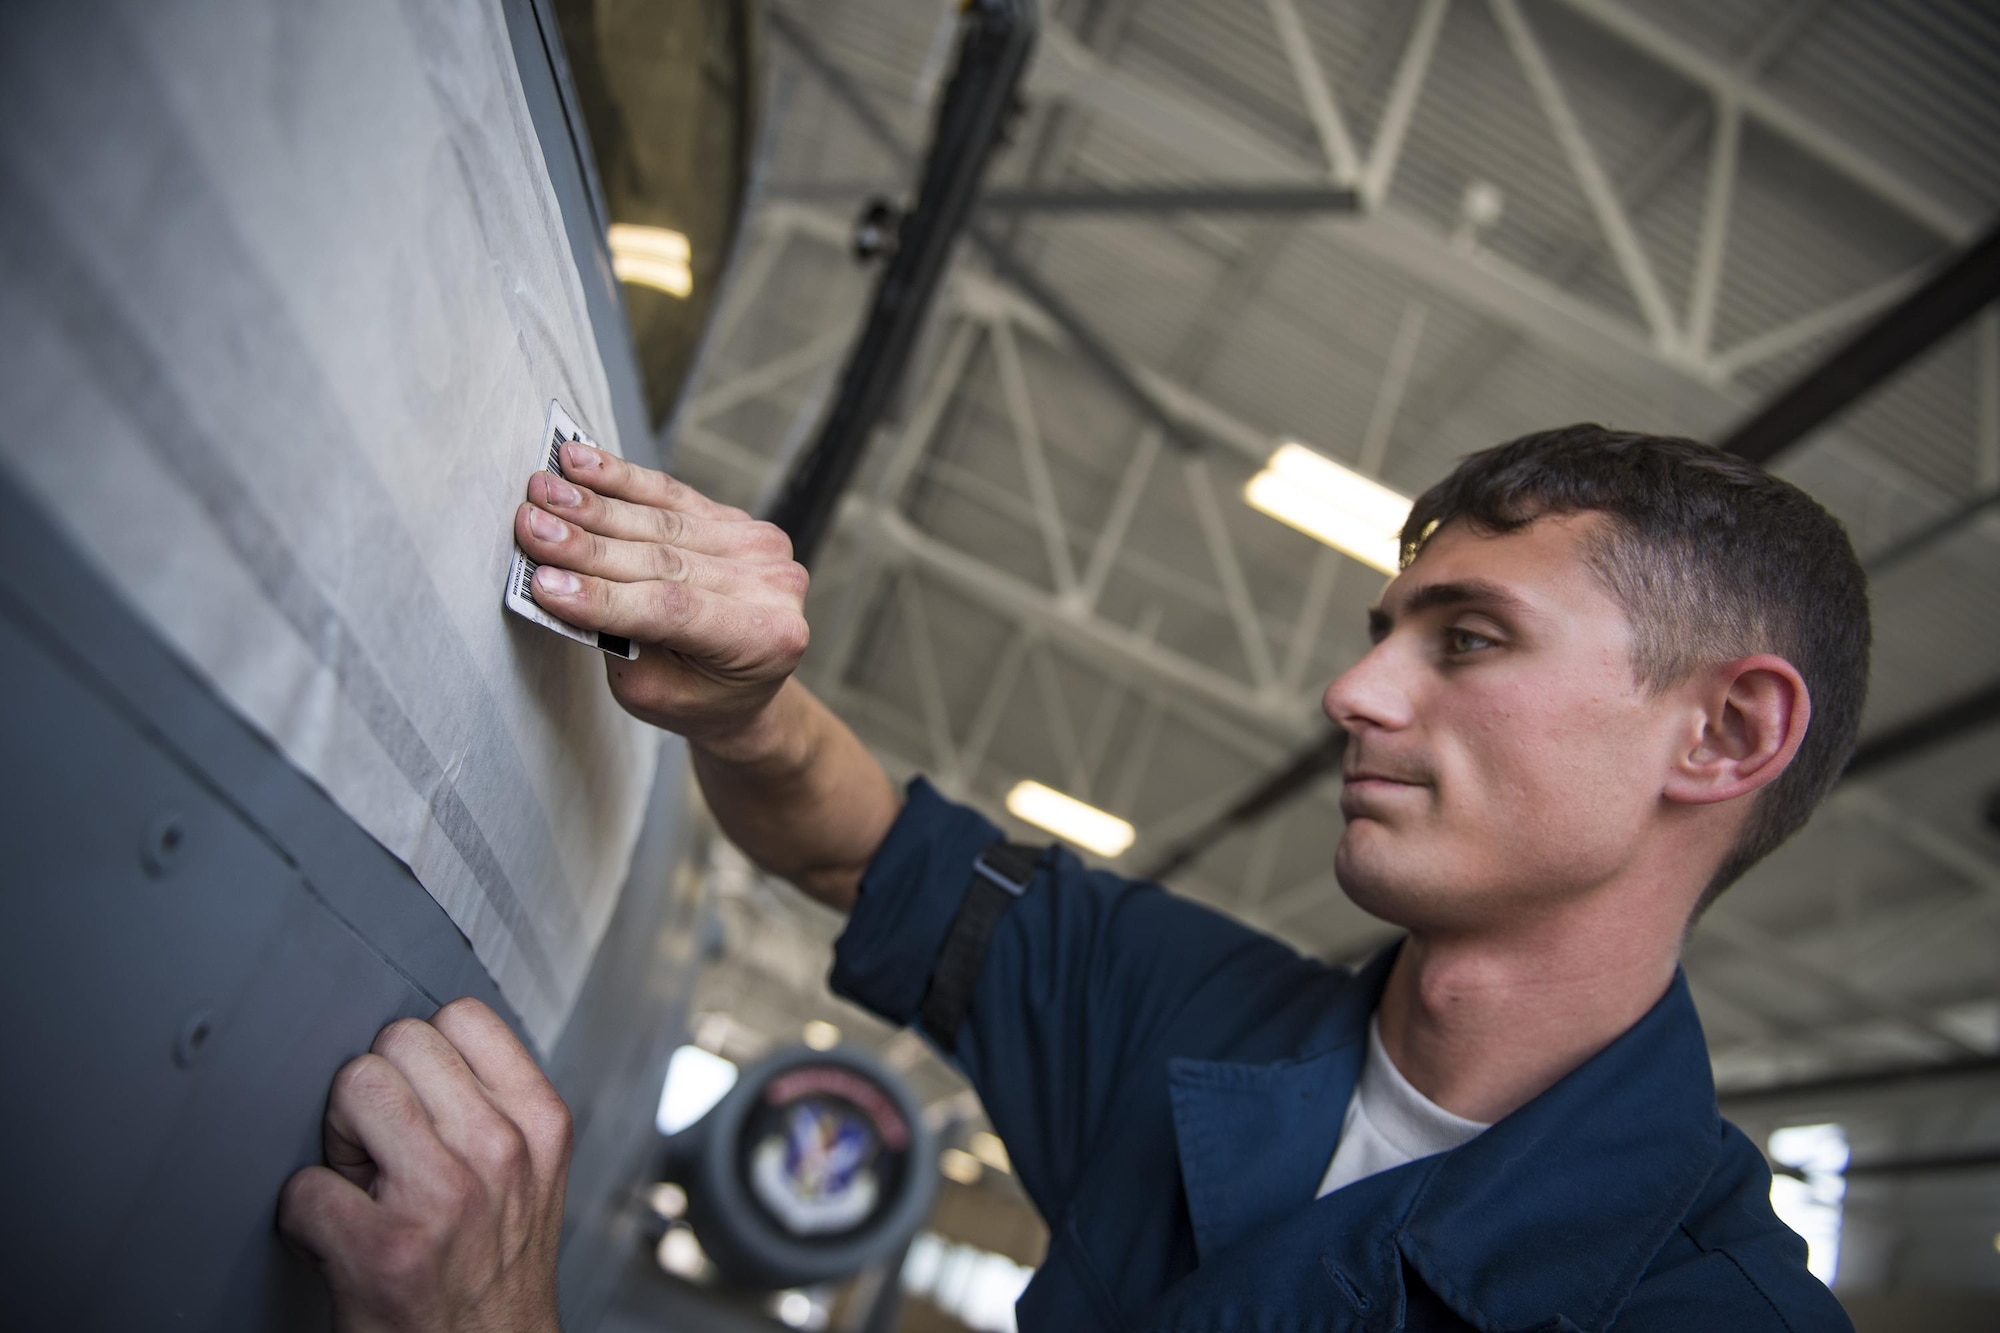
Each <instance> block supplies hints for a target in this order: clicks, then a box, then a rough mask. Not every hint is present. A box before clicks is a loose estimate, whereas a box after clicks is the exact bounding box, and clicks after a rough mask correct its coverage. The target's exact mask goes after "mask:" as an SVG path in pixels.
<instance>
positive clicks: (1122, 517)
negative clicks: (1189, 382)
mask: <svg viewBox="0 0 2000 1333" xmlns="http://www.w3.org/2000/svg"><path fill="white" fill-rule="evenodd" d="M1163 438H1164V437H1163V436H1162V435H1161V433H1160V428H1159V427H1158V426H1155V425H1152V424H1150V423H1149V424H1147V425H1146V426H1145V428H1143V429H1142V430H1141V431H1140V432H1139V442H1138V445H1137V446H1136V447H1135V448H1134V449H1133V450H1132V456H1131V457H1130V458H1129V459H1127V460H1126V462H1125V472H1124V475H1122V476H1121V477H1119V479H1118V491H1117V493H1116V494H1115V495H1113V496H1112V497H1111V512H1110V513H1109V514H1107V515H1105V518H1104V526H1103V527H1102V528H1101V529H1099V530H1098V534H1097V543H1096V545H1094V546H1093V547H1092V548H1091V552H1090V563H1089V564H1088V565H1086V566H1085V567H1084V571H1083V582H1082V586H1081V587H1080V589H1079V591H1080V592H1081V594H1082V599H1083V606H1084V609H1086V610H1095V609H1096V608H1097V603H1098V599H1099V598H1101V597H1103V596H1104V584H1105V581H1106V580H1107V579H1109V578H1110V577H1111V569H1112V566H1113V565H1114V564H1115V563H1116V562H1117V560H1118V555H1119V552H1120V551H1121V550H1122V549H1123V548H1124V545H1125V534H1126V532H1127V531H1129V530H1130V528H1131V526H1132V515H1133V514H1134V513H1135V512H1137V510H1138V508H1139V497H1140V496H1142V495H1144V494H1145V493H1146V486H1147V483H1148V482H1150V481H1151V480H1152V478H1153V465H1154V464H1155V463H1156V462H1158V461H1159V458H1160V446H1161V444H1162V441H1163Z"/></svg>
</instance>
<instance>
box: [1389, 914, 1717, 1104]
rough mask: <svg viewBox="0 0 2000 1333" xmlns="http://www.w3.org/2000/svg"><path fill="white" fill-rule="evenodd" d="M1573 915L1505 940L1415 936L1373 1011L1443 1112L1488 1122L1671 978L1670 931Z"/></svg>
mask: <svg viewBox="0 0 2000 1333" xmlns="http://www.w3.org/2000/svg"><path fill="white" fill-rule="evenodd" d="M1580 924H1582V923H1579V922H1575V921H1568V922H1550V923H1547V924H1546V925H1545V926H1544V927H1542V928H1540V929H1530V930H1524V931H1521V932H1519V933H1518V934H1514V935H1510V936H1507V937H1505V938H1494V937H1492V936H1490V935H1453V936H1434V935H1429V934H1425V933H1421V932H1418V933H1412V935H1411V936H1410V937H1409V938H1408V939H1406V940H1405V941H1404V942H1403V947H1402V950H1401V952H1400V953H1399V954H1398V955H1397V957H1396V962H1395V964H1394V966H1393V967H1392V968H1391V969H1390V972H1389V980H1388V983H1387V985H1386V986H1385V988H1384V989H1383V992H1382V1001H1381V1005H1380V1007H1379V1008H1378V1010H1377V1015H1378V1018H1379V1022H1380V1025H1381V1034H1382V1045H1383V1047H1384V1049H1385V1050H1386V1051H1387V1053H1388V1055H1389V1058H1390V1059H1391V1060H1392V1061H1394V1062H1395V1065H1396V1068H1397V1069H1399V1070H1401V1071H1402V1074H1403V1077H1404V1078H1406V1079H1408V1080H1409V1081H1410V1083H1411V1085H1412V1086H1414V1087H1415V1088H1416V1089H1417V1090H1418V1091H1419V1092H1421V1093H1423V1094H1424V1095H1425V1096H1426V1097H1428V1098H1430V1099H1431V1100H1432V1101H1433V1102H1435V1103H1437V1104H1438V1105H1439V1106H1441V1107H1443V1108H1444V1109H1445V1110H1447V1111H1450V1112H1452V1113H1453V1114H1455V1115H1461V1116H1464V1117H1466V1118H1467V1119H1470V1120H1481V1121H1486V1122H1488V1123H1491V1122H1493V1121H1496V1120H1499V1119H1500V1118H1501V1117H1503V1116H1505V1115H1507V1114H1508V1113H1510V1112H1512V1111H1514V1110H1517V1109H1518V1108H1520V1107H1522V1106H1525V1105H1526V1104H1527V1103H1528V1102H1530V1101H1532V1100H1533V1099H1534V1098H1535V1097H1536V1096H1537V1095H1539V1094H1540V1093H1542V1092H1543V1091H1545V1090H1546V1089H1547V1088H1549V1087H1550V1086H1551V1085H1553V1084H1554V1083H1555V1082H1556V1081H1557V1080H1559V1079H1561V1078H1562V1076H1563V1075H1565V1074H1567V1073H1569V1072H1570V1071H1571V1070H1572V1069H1575V1068H1576V1067H1577V1066H1578V1065H1580V1064H1582V1063H1583V1062H1584V1061H1586V1060H1588V1059H1589V1058H1590V1057H1591V1056H1593V1055H1595V1054H1596V1053H1597V1052H1599V1051H1601V1050H1603V1049H1604V1048H1605V1047H1606V1046H1609V1045H1610V1044H1611V1043H1612V1042H1613V1041H1614V1040H1616V1039H1617V1038H1618V1036H1619V1035H1620V1034H1621V1033H1623V1032H1624V1031H1625V1030H1626V1029H1627V1028H1629V1027H1631V1026H1632V1025H1633V1024H1634V1023H1636V1022H1638V1021H1639V1019H1641V1018H1642V1017H1644V1016H1645V1014H1646V1011H1647V1010H1649V1009H1651V1008H1652V1007H1653V1005H1654V1004H1655V1003H1656V1002H1658V1000H1659V998H1660V997H1661V996H1662V995H1664V994H1665V993H1666V990H1667V987H1668V985H1669V984H1671V983H1672V981H1673V976H1674V968H1675V967H1676V965H1677V964H1678V961H1679V947H1678V946H1679V935H1678V934H1677V933H1663V932H1660V931H1658V930H1648V929H1642V930H1638V931H1633V930H1631V929H1630V928H1629V927H1630V925H1631V924H1632V923H1629V922H1628V923H1624V924H1626V925H1627V927H1628V929H1626V930H1624V931H1619V930H1615V929H1614V930H1612V931H1610V932H1606V931H1605V930H1603V929H1578V928H1577V927H1578V926H1579V925H1580ZM1597 924H1599V925H1600V926H1601V925H1603V924H1605V923H1597Z"/></svg>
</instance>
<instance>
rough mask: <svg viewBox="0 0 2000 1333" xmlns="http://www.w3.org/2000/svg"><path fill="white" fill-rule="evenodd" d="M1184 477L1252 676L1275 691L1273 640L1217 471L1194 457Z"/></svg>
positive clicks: (1185, 464) (1263, 688)
mask: <svg viewBox="0 0 2000 1333" xmlns="http://www.w3.org/2000/svg"><path fill="white" fill-rule="evenodd" d="M1181 477H1182V480H1184V481H1185V482H1186V483H1187V493H1188V503H1189V504H1190V505H1191V506H1192V507H1193V509H1194V518H1195V525H1196V526H1197V527H1199V528H1200V529H1201V536H1202V540H1203V541H1204V542H1206V543H1207V544H1208V558H1209V561H1210V563H1211V564H1213V565H1214V567H1215V577H1216V581H1217V583H1218V584H1219V585H1220V586H1221V588H1222V597H1223V600H1224V601H1225V602H1226V603H1227V604H1228V606H1229V615H1230V618H1231V619H1232V620H1234V621H1235V622H1236V636H1237V638H1238V639H1239V640H1240V641H1241V642H1242V645H1243V660H1244V661H1245V663H1246V664H1248V666H1249V668H1250V679H1251V680H1252V681H1253V682H1255V685H1256V688H1257V689H1258V690H1259V691H1266V692H1270V691H1275V689H1276V687H1277V684H1278V673H1277V668H1276V667H1274V666H1273V665H1272V663H1271V644H1270V642H1269V640H1267V639H1266V638H1265V637H1264V623H1263V620H1262V619H1261V618H1260V617H1259V616H1258V614H1257V603H1256V601H1255V600H1254V599H1253V598H1252V597H1251V595H1250V584H1249V581H1248V580H1246V579H1245V578H1244V577H1243V566H1242V564H1241V563H1240V562H1239V561H1238V560H1237V558H1236V540H1235V538H1233V537H1232V536H1230V533H1229V524H1228V522H1227V521H1226V520H1225V519H1224V518H1223V517H1222V510H1221V508H1220V507H1219V506H1218V505H1217V504H1216V499H1215V477H1214V474H1213V473H1211V472H1210V471H1209V470H1208V463H1207V462H1206V461H1205V460H1204V459H1202V458H1199V457H1191V458H1188V459H1186V460H1185V461H1183V462H1182V464H1181Z"/></svg>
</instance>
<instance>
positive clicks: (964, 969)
mask: <svg viewBox="0 0 2000 1333" xmlns="http://www.w3.org/2000/svg"><path fill="white" fill-rule="evenodd" d="M1040 859H1041V851H1040V850H1039V849H1038V848H1034V847H1023V846H1020V845H1019V844H1018V843H1011V842H996V843H994V844H993V845H992V846H991V847H988V848H987V849H986V850H985V851H983V852H981V853H980V854H979V856H978V859H976V860H975V861H973V863H972V882H971V883H970V884H968V885H966V888H965V897H964V899H963V900H962V901H961V902H960V903H959V905H958V915H957V916H954V917H953V918H952V919H951V928H950V929H949V930H947V931H946V932H945V936H944V944H943V945H942V946H941V947H940V948H939V949H938V960H937V970H936V971H935V972H933V973H932V974H931V985H930V989H929V990H928V991H927V992H925V994H924V1004H923V1008H922V1009H921V1010H920V1011H919V1012H918V1015H917V1021H918V1022H919V1023H921V1024H922V1025H923V1029H924V1031H925V1032H927V1033H929V1034H930V1038H931V1040H932V1041H934V1042H936V1043H937V1044H938V1047H939V1049H941V1050H943V1051H945V1052H946V1053H950V1052H952V1051H955V1050H957V1049H958V1030H959V1028H961V1027H963V1026H964V1025H965V1014H966V1011H967V1010H968V1009H969V1008H971V1006H972V988H973V987H974V986H976V985H977V984H978V983H979V973H980V971H981V970H982V969H984V968H985V966H986V946H987V945H988V944H989V943H990V942H991V941H992V939H993V928H994V927H995V926H996V925H998V924H1000V914H1001V913H1002V912H1005V911H1006V910H1007V908H1008V907H1009V906H1010V905H1012V903H1013V901H1014V900H1015V899H1016V898H1018V897H1020V896H1021V895H1022V894H1023V893H1026V892H1027V891H1028V885H1029V884H1031V883H1033V882H1034V878H1035V862H1036V861H1038V860H1040Z"/></svg>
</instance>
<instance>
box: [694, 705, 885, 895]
mask: <svg viewBox="0 0 2000 1333" xmlns="http://www.w3.org/2000/svg"><path fill="white" fill-rule="evenodd" d="M693 751H694V769H695V775H696V777H697V778H698V779H699V780H700V782H701V789H702V794H703V795H704V796H706V797H707V798H708V804H709V808H710V809H711V810H713V811H714V812H715V817H716V821H717V822H718V823H719V824H721V826H722V831H723V832H724V833H725V834H727V835H728V836H729V839H730V841H731V842H734V843H735V844H736V845H737V846H738V847H740V848H742V849H743V851H744V854H745V855H747V856H749V858H750V859H751V860H752V861H755V862H756V863H757V864H758V865H760V866H762V867H763V868H764V869H766V870H768V871H770V872H771V873H772V874H774V875H779V876H782V877H783V878H785V879H788V880H790V881H791V882H792V883H794V884H796V885H798V886H799V888H800V889H802V890H804V891H805V892H806V893H807V894H809V895H810V896H812V897H814V898H817V899H818V900H819V901H821V902H823V903H825V904H826V905H827V906H829V907H833V908H836V909H838V910H840V911H843V912H845V911H847V910H848V909H849V908H851V907H853V905H854V892H855V888H856V886H857V885H858V884H859V883H860V882H861V872H862V870H863V869H864V868H866V866H867V865H868V861H869V859H870V858H871V857H873V856H874V854H875V849H876V848H877V847H879V846H881V844H882V839H883V838H884V837H885V836H886V835H887V834H888V832H889V825H890V824H892V823H893V822H895V818H896V813H897V811H898V810H900V809H901V808H902V799H901V797H900V796H899V794H898V793H897V791H896V788H895V785H894V784H893V783H891V782H890V781H889V775H888V774H887V773H884V772H883V771H882V766H881V765H880V764H878V763H876V762H875V757H874V756H873V755H871V754H869V753H868V749H867V747H866V746H864V745H863V744H862V743H861V740H860V738H859V737H857V736H856V735H855V734H854V733H853V732H852V731H850V730H849V729H848V727H847V724H845V723H844V722H842V721H841V720H840V719H839V718H837V717H835V716H834V715H833V713H832V712H831V711H830V710H829V709H828V708H827V707H826V705H825V704H823V703H821V702H820V701H819V700H818V699H816V698H814V697H813V695H812V693H811V691H809V690H807V689H806V688H805V686H803V685H801V684H799V683H798V681H797V680H795V679H794V680H788V681H786V682H785V684H784V686H783V687H782V688H781V689H780V690H779V691H778V693H777V695H776V696H775V697H774V698H773V699H772V701H771V703H770V705H769V707H767V708H766V709H765V710H764V712H763V714H762V715H761V716H760V717H759V719H758V721H757V723H756V724H754V725H753V726H751V727H749V728H747V729H746V730H745V731H744V732H742V733H740V734H738V735H735V736H731V737H729V738H727V739H723V740H716V741H710V742H702V743H697V744H696V745H695V746H694V747H693Z"/></svg>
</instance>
